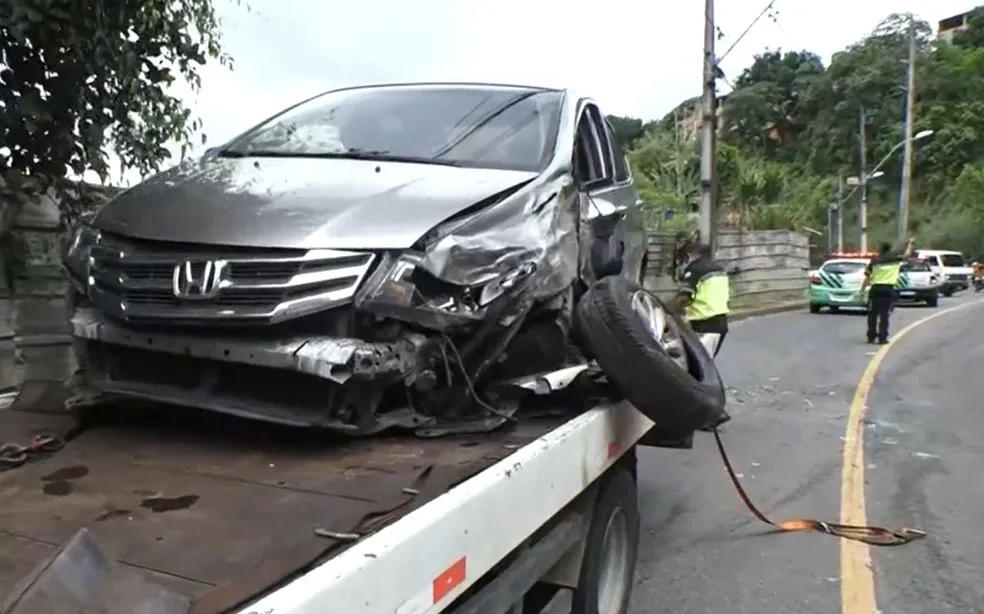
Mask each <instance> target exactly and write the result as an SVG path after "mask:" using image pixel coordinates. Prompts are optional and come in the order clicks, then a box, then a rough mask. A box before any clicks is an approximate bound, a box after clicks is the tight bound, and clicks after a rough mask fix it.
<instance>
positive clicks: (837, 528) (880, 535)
mask: <svg viewBox="0 0 984 614" xmlns="http://www.w3.org/2000/svg"><path fill="white" fill-rule="evenodd" d="M714 440H715V441H716V442H717V447H718V452H720V453H721V460H723V461H724V467H725V469H727V470H728V477H730V478H731V483H732V484H734V485H735V490H737V491H738V496H739V497H741V500H742V502H744V503H745V507H747V508H748V511H750V512H751V513H752V515H753V516H755V517H756V518H758V519H759V520H760V521H762V522H764V523H765V524H767V525H769V526H772V527H775V528H776V530H777V531H779V532H781V533H794V532H799V531H819V532H820V533H826V534H827V535H833V536H834V537H842V538H844V539H853V540H854V541H859V542H864V543H866V544H871V545H873V546H901V545H902V544H908V543H909V542H912V541H915V540H917V539H919V538H921V537H926V532H925V531H920V530H919V529H911V528H908V527H902V528H901V529H898V530H894V531H893V530H892V529H887V528H885V527H862V526H857V525H850V524H837V523H833V522H821V521H819V520H813V519H811V518H793V519H791V520H783V521H781V522H773V521H772V520H769V519H768V518H767V517H766V515H765V514H763V513H762V512H761V511H759V509H758V508H757V507H755V504H754V503H752V500H751V499H750V498H749V497H748V493H747V492H745V488H744V487H743V486H742V485H741V481H739V480H738V475H737V474H736V473H735V470H734V467H732V466H731V461H730V460H729V459H728V453H727V452H725V451H724V444H723V443H722V442H721V435H720V434H719V433H718V431H717V429H714Z"/></svg>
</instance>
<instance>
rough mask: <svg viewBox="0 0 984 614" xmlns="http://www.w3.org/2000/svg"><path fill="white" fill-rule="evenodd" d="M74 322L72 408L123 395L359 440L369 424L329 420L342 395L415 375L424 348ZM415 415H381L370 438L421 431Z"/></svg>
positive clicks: (78, 318)
mask: <svg viewBox="0 0 984 614" xmlns="http://www.w3.org/2000/svg"><path fill="white" fill-rule="evenodd" d="M70 323H71V329H72V334H73V336H74V339H75V345H76V351H77V352H79V353H81V354H83V356H80V357H79V363H80V365H84V370H83V374H82V375H83V377H80V378H76V387H77V392H78V394H77V395H76V397H75V398H74V399H73V400H72V401H71V403H73V404H76V405H78V404H85V403H87V402H89V400H91V399H96V398H99V399H102V398H105V396H107V395H109V396H125V397H132V398H140V399H145V400H149V401H157V402H164V403H173V404H177V405H185V406H192V407H202V408H206V409H210V410H213V411H219V412H223V413H229V414H234V415H239V416H243V417H248V418H254V419H256V418H258V419H261V420H267V421H272V422H279V423H283V424H289V425H294V426H320V427H328V428H336V429H339V430H343V431H353V432H355V431H360V432H361V431H364V430H365V429H366V428H367V425H364V424H363V425H361V426H358V425H353V424H351V423H349V422H348V421H346V420H345V419H344V418H342V417H338V416H331V415H330V412H329V409H330V408H331V406H332V405H333V399H334V397H335V396H336V394H337V393H339V391H340V389H342V388H352V387H358V386H359V384H366V385H368V384H370V383H371V384H372V385H373V386H374V387H376V388H381V387H383V386H384V385H385V384H386V383H387V382H389V383H392V382H395V381H398V380H400V379H401V378H408V377H412V375H413V373H414V370H415V368H416V366H417V364H418V359H419V357H420V355H421V352H422V350H423V348H424V347H425V346H426V344H427V342H428V339H427V337H425V336H424V335H420V334H416V333H409V332H408V333H404V334H403V335H401V337H400V338H399V340H398V341H394V342H369V341H364V340H360V339H344V338H333V337H328V336H315V335H304V336H297V337H291V338H276V339H269V338H267V339H264V338H259V337H256V338H253V337H251V338H233V337H221V336H213V335H208V334H195V335H192V334H187V333H170V332H168V333H167V334H164V333H160V332H153V331H144V330H136V329H130V328H127V327H125V326H123V325H120V324H118V323H116V322H114V321H111V320H109V319H108V318H106V317H105V316H103V315H102V314H101V313H100V312H98V311H97V310H95V309H91V308H80V309H78V310H77V311H76V312H75V313H74V314H73V315H72V317H71V320H70ZM343 384H345V385H346V386H344V387H343V386H341V385H343ZM409 414H412V412H407V413H402V414H401V413H399V412H397V413H395V414H392V415H384V416H380V417H379V419H380V424H377V425H375V426H374V427H372V429H371V430H382V429H383V428H387V427H389V426H398V425H401V424H402V425H404V426H407V427H411V428H412V427H415V426H419V425H420V423H421V422H422V418H420V417H417V416H413V415H409Z"/></svg>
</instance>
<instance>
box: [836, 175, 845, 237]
mask: <svg viewBox="0 0 984 614" xmlns="http://www.w3.org/2000/svg"><path fill="white" fill-rule="evenodd" d="M837 203H838V204H837V251H838V252H843V251H844V173H843V172H842V171H837Z"/></svg>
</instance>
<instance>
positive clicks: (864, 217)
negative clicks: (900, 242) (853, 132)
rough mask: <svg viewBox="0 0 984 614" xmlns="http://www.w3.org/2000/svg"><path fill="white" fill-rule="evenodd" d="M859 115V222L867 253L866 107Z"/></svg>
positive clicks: (863, 245) (863, 250)
mask: <svg viewBox="0 0 984 614" xmlns="http://www.w3.org/2000/svg"><path fill="white" fill-rule="evenodd" d="M858 115H859V117H858V119H859V123H860V125H861V127H860V132H861V135H860V136H861V139H860V140H861V176H860V177H859V180H860V181H861V210H860V211H859V212H858V217H859V218H860V219H859V220H858V221H859V224H860V226H861V245H860V247H861V251H862V252H866V251H868V164H867V155H868V154H867V149H868V141H867V137H866V135H865V128H864V124H865V116H864V105H861V109H860V112H859V113H858Z"/></svg>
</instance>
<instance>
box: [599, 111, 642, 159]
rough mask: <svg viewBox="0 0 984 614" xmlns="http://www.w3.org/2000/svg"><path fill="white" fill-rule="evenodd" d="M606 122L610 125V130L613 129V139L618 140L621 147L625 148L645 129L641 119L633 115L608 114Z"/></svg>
mask: <svg viewBox="0 0 984 614" xmlns="http://www.w3.org/2000/svg"><path fill="white" fill-rule="evenodd" d="M608 122H609V123H610V124H611V125H612V130H613V131H615V140H616V141H618V144H619V145H620V146H621V147H622V149H626V150H627V149H630V148H631V147H632V145H633V144H634V143H635V142H636V140H638V138H639V137H641V136H642V133H643V132H644V130H645V129H644V128H643V125H642V120H641V119H638V118H635V117H620V116H618V115H609V116H608Z"/></svg>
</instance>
